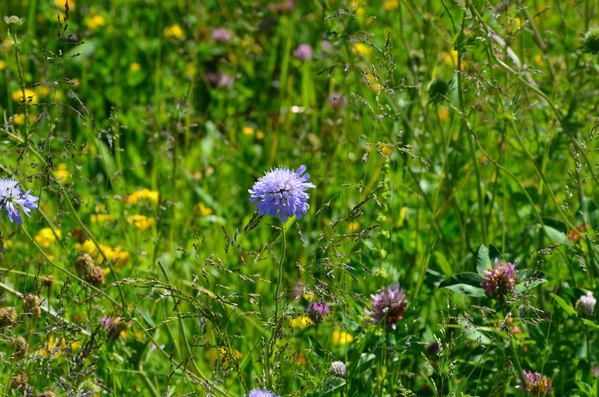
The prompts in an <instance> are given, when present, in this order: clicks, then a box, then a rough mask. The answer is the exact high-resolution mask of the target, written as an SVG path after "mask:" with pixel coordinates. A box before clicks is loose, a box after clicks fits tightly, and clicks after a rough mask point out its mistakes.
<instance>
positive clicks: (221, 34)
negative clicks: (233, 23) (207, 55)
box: [212, 28, 233, 43]
mask: <svg viewBox="0 0 599 397" xmlns="http://www.w3.org/2000/svg"><path fill="white" fill-rule="evenodd" d="M232 37H233V36H232V35H231V32H229V30H227V29H226V28H214V29H212V38H213V39H214V40H215V41H220V42H221V43H226V42H227V41H229V40H231V38H232Z"/></svg>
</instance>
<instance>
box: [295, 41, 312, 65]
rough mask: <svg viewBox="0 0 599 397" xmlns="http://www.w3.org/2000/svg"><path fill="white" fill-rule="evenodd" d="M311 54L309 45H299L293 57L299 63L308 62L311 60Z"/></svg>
mask: <svg viewBox="0 0 599 397" xmlns="http://www.w3.org/2000/svg"><path fill="white" fill-rule="evenodd" d="M312 52H313V51H312V47H311V46H310V44H300V45H299V46H298V47H297V48H296V49H295V51H294V52H293V55H294V56H295V57H296V58H297V59H299V60H300V61H309V60H310V59H312Z"/></svg>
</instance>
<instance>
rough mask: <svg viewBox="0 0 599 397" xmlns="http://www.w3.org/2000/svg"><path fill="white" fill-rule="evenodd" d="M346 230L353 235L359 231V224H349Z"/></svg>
mask: <svg viewBox="0 0 599 397" xmlns="http://www.w3.org/2000/svg"><path fill="white" fill-rule="evenodd" d="M347 230H348V231H349V232H351V233H355V232H357V231H359V230H360V223H359V222H350V223H348V224H347Z"/></svg>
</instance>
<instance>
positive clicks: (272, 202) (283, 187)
mask: <svg viewBox="0 0 599 397" xmlns="http://www.w3.org/2000/svg"><path fill="white" fill-rule="evenodd" d="M305 171H306V166H305V165H302V166H300V167H299V168H298V170H297V171H295V172H294V171H292V170H290V169H288V168H275V169H274V170H272V171H269V172H267V173H266V174H265V175H264V176H262V177H261V178H260V179H258V181H256V183H255V184H254V186H253V187H252V188H251V189H250V190H248V192H249V193H250V195H251V197H250V201H251V202H256V209H257V210H258V215H260V216H262V215H265V214H268V215H271V216H278V217H279V218H281V221H283V222H285V221H286V220H287V219H288V218H289V217H292V216H293V215H295V216H297V218H298V219H299V218H301V217H302V216H303V215H304V214H305V213H306V212H308V209H309V208H310V205H308V199H309V198H310V196H309V195H308V193H306V190H307V189H310V188H314V187H315V186H314V184H312V183H310V182H307V181H308V179H310V175H309V174H304V172H305ZM302 174H303V175H302Z"/></svg>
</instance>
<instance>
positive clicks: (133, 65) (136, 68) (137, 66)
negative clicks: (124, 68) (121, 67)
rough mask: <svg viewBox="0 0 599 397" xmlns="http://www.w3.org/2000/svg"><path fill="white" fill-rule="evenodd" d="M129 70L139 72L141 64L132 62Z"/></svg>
mask: <svg viewBox="0 0 599 397" xmlns="http://www.w3.org/2000/svg"><path fill="white" fill-rule="evenodd" d="M129 70H131V71H132V72H133V73H135V72H139V71H140V70H141V65H140V64H139V63H137V62H132V63H131V65H129Z"/></svg>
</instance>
